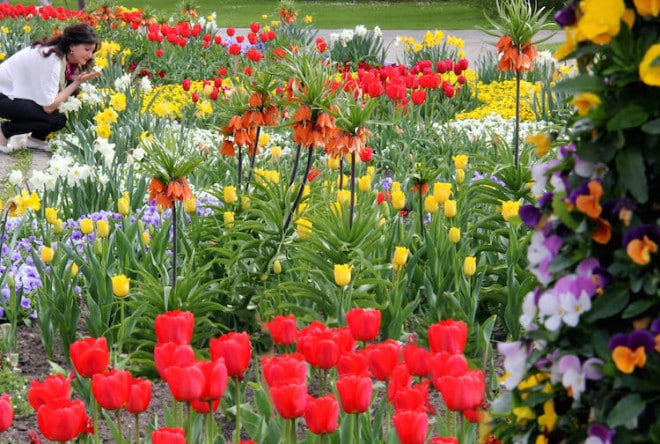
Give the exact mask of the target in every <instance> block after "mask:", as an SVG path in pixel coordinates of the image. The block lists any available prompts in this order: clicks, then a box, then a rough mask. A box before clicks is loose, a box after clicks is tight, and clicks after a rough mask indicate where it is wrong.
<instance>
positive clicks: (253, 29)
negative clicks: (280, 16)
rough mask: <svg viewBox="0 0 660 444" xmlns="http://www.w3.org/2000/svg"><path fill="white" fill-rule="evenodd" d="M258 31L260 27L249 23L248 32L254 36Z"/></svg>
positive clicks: (257, 24) (254, 23)
mask: <svg viewBox="0 0 660 444" xmlns="http://www.w3.org/2000/svg"><path fill="white" fill-rule="evenodd" d="M260 29H261V26H259V23H257V22H253V23H250V31H252V32H254V33H255V34H256V33H258V32H259V30H260Z"/></svg>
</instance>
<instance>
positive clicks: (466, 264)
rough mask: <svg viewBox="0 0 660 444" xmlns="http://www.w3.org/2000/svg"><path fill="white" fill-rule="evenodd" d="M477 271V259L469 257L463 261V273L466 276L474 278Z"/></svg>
mask: <svg viewBox="0 0 660 444" xmlns="http://www.w3.org/2000/svg"><path fill="white" fill-rule="evenodd" d="M476 271H477V258H476V257H474V256H467V257H466V258H465V260H464V261H463V273H464V274H465V275H466V276H473V275H474V273H476Z"/></svg>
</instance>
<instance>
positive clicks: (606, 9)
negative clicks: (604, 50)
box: [576, 0, 626, 45]
mask: <svg viewBox="0 0 660 444" xmlns="http://www.w3.org/2000/svg"><path fill="white" fill-rule="evenodd" d="M580 9H582V12H583V15H582V17H580V20H579V21H578V23H577V26H576V37H577V40H578V41H584V40H591V41H592V42H594V43H596V44H599V45H602V44H605V43H609V41H610V40H611V38H612V37H613V36H615V35H617V34H618V33H619V30H620V28H621V18H622V17H623V14H624V12H625V10H626V6H625V3H624V1H623V0H583V1H581V2H580Z"/></svg>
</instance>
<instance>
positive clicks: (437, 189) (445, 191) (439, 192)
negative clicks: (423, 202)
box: [433, 182, 452, 204]
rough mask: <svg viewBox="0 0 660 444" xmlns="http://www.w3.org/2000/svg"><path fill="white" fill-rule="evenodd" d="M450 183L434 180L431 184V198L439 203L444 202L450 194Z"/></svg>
mask: <svg viewBox="0 0 660 444" xmlns="http://www.w3.org/2000/svg"><path fill="white" fill-rule="evenodd" d="M451 194H452V191H451V184H450V183H448V182H436V183H434V184H433V198H434V199H435V201H436V202H438V203H439V204H443V203H445V201H446V200H447V199H449V196H451Z"/></svg>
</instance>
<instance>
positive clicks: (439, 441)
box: [429, 436, 458, 444]
mask: <svg viewBox="0 0 660 444" xmlns="http://www.w3.org/2000/svg"><path fill="white" fill-rule="evenodd" d="M429 444H458V438H456V437H455V436H436V437H434V438H431V441H429Z"/></svg>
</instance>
